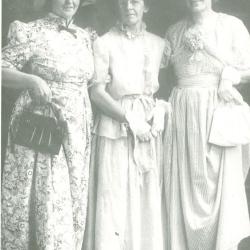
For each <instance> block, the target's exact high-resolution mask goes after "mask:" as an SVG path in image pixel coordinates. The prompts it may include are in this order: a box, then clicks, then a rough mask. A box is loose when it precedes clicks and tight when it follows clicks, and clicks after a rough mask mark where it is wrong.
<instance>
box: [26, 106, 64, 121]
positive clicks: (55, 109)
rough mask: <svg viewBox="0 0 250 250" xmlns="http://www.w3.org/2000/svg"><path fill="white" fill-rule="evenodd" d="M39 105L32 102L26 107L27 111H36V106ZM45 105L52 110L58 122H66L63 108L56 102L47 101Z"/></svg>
mask: <svg viewBox="0 0 250 250" xmlns="http://www.w3.org/2000/svg"><path fill="white" fill-rule="evenodd" d="M35 106H37V105H36V104H35V103H34V102H31V103H30V104H29V105H28V106H27V107H26V108H27V111H30V112H34V108H35ZM44 106H47V107H49V110H50V111H52V113H53V115H54V117H55V118H56V121H57V122H65V119H64V118H63V115H62V113H61V110H60V109H59V108H58V107H57V106H56V104H55V103H54V102H47V103H46V104H45V105H44Z"/></svg>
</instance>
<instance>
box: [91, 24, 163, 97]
mask: <svg viewBox="0 0 250 250" xmlns="http://www.w3.org/2000/svg"><path fill="white" fill-rule="evenodd" d="M164 46H165V44H164V40H163V39H162V38H160V37H158V36H156V35H153V34H151V33H148V32H146V31H145V33H144V35H141V36H138V37H136V38H135V39H128V38H127V37H126V36H125V35H123V34H122V33H121V31H120V30H119V29H118V28H116V27H115V28H113V29H111V30H110V31H109V32H108V33H106V34H104V35H103V36H102V37H100V38H98V39H97V40H96V42H95V43H94V55H95V75H94V82H95V83H97V84H105V83H106V79H107V76H108V75H110V77H111V81H110V83H108V84H107V91H108V92H109V93H110V94H111V96H112V97H113V98H115V99H120V98H121V97H122V96H124V95H134V94H139V95H140V94H151V95H152V94H154V93H155V92H156V91H157V90H158V88H159V83H158V72H159V67H160V63H161V58H162V53H163V50H164ZM145 59H146V60H148V62H145ZM145 63H146V64H148V65H147V66H146V67H147V69H148V70H147V71H150V72H148V73H150V86H148V88H149V89H146V86H145V72H144V69H145Z"/></svg>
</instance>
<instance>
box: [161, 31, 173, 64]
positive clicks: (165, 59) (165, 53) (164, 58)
mask: <svg viewBox="0 0 250 250" xmlns="http://www.w3.org/2000/svg"><path fill="white" fill-rule="evenodd" d="M171 51H172V50H171V45H170V42H169V39H168V33H167V34H166V36H165V47H164V50H163V55H162V59H161V68H167V66H168V64H169V62H170V58H171V54H172V52H171Z"/></svg>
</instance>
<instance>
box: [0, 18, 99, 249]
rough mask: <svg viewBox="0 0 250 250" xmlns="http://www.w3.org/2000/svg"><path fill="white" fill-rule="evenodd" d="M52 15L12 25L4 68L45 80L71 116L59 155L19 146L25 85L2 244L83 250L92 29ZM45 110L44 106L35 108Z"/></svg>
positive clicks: (6, 173)
mask: <svg viewBox="0 0 250 250" xmlns="http://www.w3.org/2000/svg"><path fill="white" fill-rule="evenodd" d="M68 28H69V29H67V28H66V29H65V20H64V19H62V18H60V17H58V16H56V15H55V14H52V13H50V14H48V15H47V16H46V17H45V18H42V19H39V20H36V21H33V22H30V23H27V24H26V23H22V22H19V21H14V22H13V23H12V24H11V26H10V31H9V39H10V41H9V44H8V45H7V46H6V47H5V48H4V49H3V53H2V55H3V61H2V63H3V67H5V68H13V69H17V70H23V68H26V70H27V71H28V72H30V73H31V74H34V75H38V76H40V77H41V78H43V79H44V80H45V81H46V82H47V83H48V85H49V87H50V88H51V91H52V97H53V101H54V102H55V103H56V104H57V106H58V107H59V108H60V109H61V111H62V114H63V116H64V118H65V120H66V121H67V135H66V138H65V140H64V142H63V146H62V147H61V150H60V152H59V154H58V155H56V156H52V155H50V154H42V153H37V152H35V151H33V150H31V149H29V148H26V147H23V146H19V145H15V144H14V143H13V141H12V135H13V133H14V131H15V128H16V126H17V124H18V118H19V117H20V115H21V114H22V112H23V110H24V109H25V108H26V107H27V106H29V105H31V106H32V105H33V104H32V103H31V98H30V96H29V93H28V91H24V92H22V93H21V95H20V97H19V98H18V100H17V101H16V104H15V107H14V110H13V113H12V117H11V122H10V129H9V136H8V146H7V153H6V160H5V164H4V168H3V176H2V178H3V179H2V248H3V249H6V250H11V249H13V250H14V249H15V250H17V249H18V250H24V249H44V250H45V249H46V250H55V249H56V250H59V249H62V250H65V249H68V250H79V249H81V245H82V240H83V234H84V229H85V217H86V206H87V193H88V175H89V157H90V138H91V131H90V130H91V122H92V113H91V105H90V101H89V97H88V91H87V83H88V80H90V79H91V78H92V74H93V57H92V40H93V38H94V36H93V32H90V31H89V30H87V29H86V30H83V29H80V28H79V27H77V26H75V25H74V24H72V23H71V24H70V25H69V26H68ZM32 108H33V109H34V112H36V113H40V114H46V112H48V110H46V109H47V108H45V107H42V106H34V107H32Z"/></svg>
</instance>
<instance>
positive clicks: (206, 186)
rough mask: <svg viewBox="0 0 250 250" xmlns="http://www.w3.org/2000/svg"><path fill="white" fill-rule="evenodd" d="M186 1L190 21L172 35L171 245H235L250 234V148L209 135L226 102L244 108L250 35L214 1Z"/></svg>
mask: <svg viewBox="0 0 250 250" xmlns="http://www.w3.org/2000/svg"><path fill="white" fill-rule="evenodd" d="M186 3H187V6H188V16H187V18H185V19H184V20H181V21H180V22H178V23H177V24H175V25H173V26H171V27H170V29H169V30H168V32H167V35H166V39H167V40H168V41H169V42H170V44H171V50H172V56H171V63H172V64H173V67H174V71H175V75H176V78H177V86H176V87H175V88H174V89H173V91H172V94H171V97H170V102H171V104H172V109H173V112H172V114H173V117H172V129H170V128H169V129H168V131H167V133H166V138H165V144H166V147H165V151H164V152H165V162H164V164H165V166H164V171H165V173H164V176H165V192H166V200H167V216H168V221H167V232H166V237H167V238H168V246H167V249H171V250H173V249H174V250H232V249H235V250H236V249H237V246H238V244H239V242H240V241H241V240H242V239H243V238H245V237H247V236H249V234H250V223H249V215H248V207H247V200H246V194H245V186H244V181H245V176H244V174H243V173H247V170H248V169H243V168H244V167H246V168H248V167H249V165H250V162H249V155H250V153H249V152H248V155H246V154H245V156H247V157H246V158H244V157H243V156H244V153H245V151H244V150H245V148H244V147H242V146H231V147H223V146H218V145H214V144H211V143H209V138H210V132H211V124H212V122H213V116H214V111H215V110H216V108H217V107H218V106H219V105H224V106H225V105H229V103H230V105H232V107H233V106H235V105H243V101H242V98H241V96H240V94H239V93H238V92H237V90H236V89H235V88H234V87H233V85H235V84H238V83H239V82H240V81H245V80H246V79H247V78H248V79H249V75H250V74H249V72H250V36H249V33H248V32H247V29H246V28H245V26H244V25H243V23H242V22H241V21H240V20H239V19H237V18H235V17H233V16H229V15H226V14H222V13H216V12H214V11H213V10H212V7H211V5H212V3H211V0H199V1H192V0H187V1H186ZM225 115H226V114H225ZM248 115H250V111H249V114H248ZM235 119H237V117H235ZM223 122H224V121H222V123H223ZM224 126H225V129H228V128H230V126H233V124H224ZM249 129H250V128H249ZM239 133H240V131H239ZM232 136H233V134H232Z"/></svg>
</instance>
